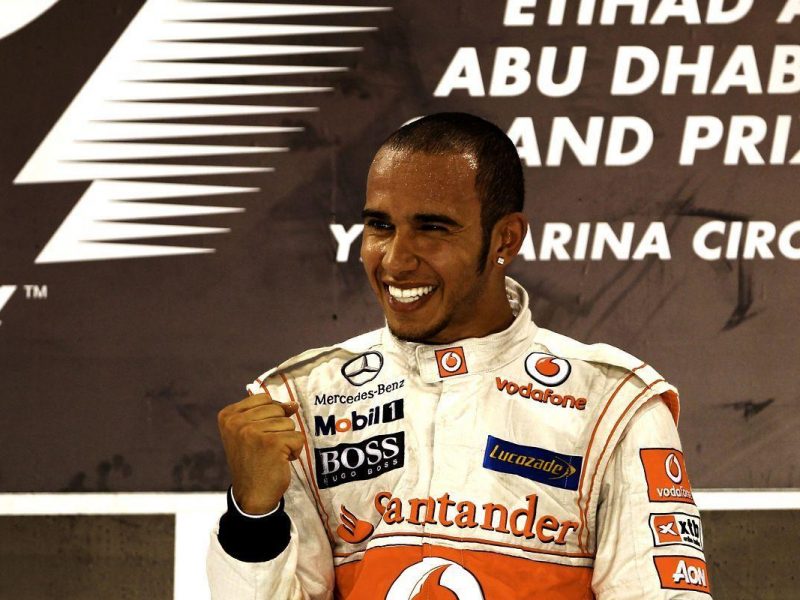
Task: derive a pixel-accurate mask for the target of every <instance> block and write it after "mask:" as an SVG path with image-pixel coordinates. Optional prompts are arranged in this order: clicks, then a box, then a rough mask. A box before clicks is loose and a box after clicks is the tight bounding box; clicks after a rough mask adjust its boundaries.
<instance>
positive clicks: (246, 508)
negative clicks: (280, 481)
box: [228, 486, 282, 519]
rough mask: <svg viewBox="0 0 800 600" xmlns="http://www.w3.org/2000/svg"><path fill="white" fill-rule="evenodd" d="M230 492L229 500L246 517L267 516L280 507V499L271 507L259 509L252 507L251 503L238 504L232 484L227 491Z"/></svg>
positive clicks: (257, 517)
mask: <svg viewBox="0 0 800 600" xmlns="http://www.w3.org/2000/svg"><path fill="white" fill-rule="evenodd" d="M228 493H229V494H230V499H231V502H232V503H233V507H234V508H235V509H236V510H237V511H238V512H239V514H240V515H242V516H244V517H248V518H250V519H260V518H262V517H268V516H269V515H272V514H275V513H276V512H278V509H279V508H280V507H281V504H282V499H279V500H278V502H277V504H275V505H273V506H272V507H271V508H267V509H266V510H263V509H261V508H260V507H257V506H256V507H254V505H252V504H246V503H244V502H243V503H242V504H239V503H238V502H237V501H236V494H234V493H233V486H231V487H230V490H229V492H228Z"/></svg>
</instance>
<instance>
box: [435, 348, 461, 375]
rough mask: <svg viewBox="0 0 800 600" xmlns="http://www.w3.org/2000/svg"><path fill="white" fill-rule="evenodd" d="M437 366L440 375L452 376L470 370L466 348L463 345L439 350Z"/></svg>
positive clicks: (437, 352)
mask: <svg viewBox="0 0 800 600" xmlns="http://www.w3.org/2000/svg"><path fill="white" fill-rule="evenodd" d="M436 366H437V367H438V368H439V377H452V376H453V375H463V374H464V373H468V372H469V371H468V370H467V361H466V359H465V358H464V349H463V348H462V347H461V346H458V347H455V348H445V349H444V350H437V351H436Z"/></svg>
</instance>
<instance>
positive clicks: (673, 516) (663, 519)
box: [650, 512, 703, 550]
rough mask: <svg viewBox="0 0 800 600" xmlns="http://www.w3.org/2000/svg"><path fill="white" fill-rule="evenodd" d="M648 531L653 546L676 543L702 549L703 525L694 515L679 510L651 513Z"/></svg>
mask: <svg viewBox="0 0 800 600" xmlns="http://www.w3.org/2000/svg"><path fill="white" fill-rule="evenodd" d="M650 531H651V532H652V533H653V544H654V545H655V546H670V545H672V544H678V545H681V546H689V547H691V548H696V549H697V550H702V549H703V526H702V524H701V523H700V519H699V518H697V517H695V516H694V515H687V514H686V513H681V512H675V513H668V514H651V515H650Z"/></svg>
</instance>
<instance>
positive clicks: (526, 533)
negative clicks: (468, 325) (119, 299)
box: [207, 279, 710, 600]
mask: <svg viewBox="0 0 800 600" xmlns="http://www.w3.org/2000/svg"><path fill="white" fill-rule="evenodd" d="M507 294H508V297H509V302H510V303H511V307H512V310H513V311H514V313H515V315H516V316H515V320H514V322H513V324H512V325H511V326H510V327H509V328H508V329H506V330H504V331H501V332H499V333H495V334H492V335H488V336H486V337H483V338H471V339H465V340H461V341H458V342H454V343H452V344H447V345H443V346H435V345H425V344H415V343H410V342H403V341H400V340H398V339H397V338H395V337H394V336H393V335H392V334H391V333H390V332H389V331H388V329H386V328H384V329H382V330H377V331H373V332H370V333H367V334H364V335H361V336H358V337H356V338H353V339H351V340H348V341H347V342H344V343H342V344H339V345H336V346H333V347H329V348H324V349H318V350H312V351H308V352H306V353H304V354H301V355H299V356H298V357H295V358H294V359H292V360H289V361H288V362H286V363H284V364H283V365H281V366H280V367H278V368H277V369H274V370H271V371H268V372H267V373H265V374H264V375H262V376H261V377H259V378H258V379H256V381H255V382H254V383H252V384H250V385H249V386H248V391H249V392H250V393H251V394H254V393H264V392H266V393H267V394H269V395H270V396H271V397H272V398H273V399H275V400H279V401H287V402H288V401H291V400H294V401H296V402H298V403H299V405H300V410H299V412H298V413H297V414H296V415H295V417H294V418H295V419H296V426H297V428H298V429H299V430H300V431H301V432H303V433H304V435H305V438H306V442H305V447H304V449H303V452H302V455H301V456H300V458H299V459H298V460H296V461H294V462H293V463H292V465H293V470H292V482H291V484H290V487H289V489H288V490H287V492H286V493H285V495H284V503H282V505H281V507H280V509H279V510H278V511H277V513H276V514H272V515H269V516H266V517H263V518H262V519H250V520H249V522H251V523H252V527H250V528H249V529H248V526H247V524H245V525H244V526H241V525H237V524H236V523H239V524H241V523H242V522H243V521H247V519H246V517H244V516H243V515H242V514H241V513H237V511H236V510H235V509H234V508H230V509H229V511H228V513H226V515H225V516H223V519H222V520H221V527H220V528H217V530H216V531H214V532H213V534H212V536H211V547H210V549H209V554H208V564H207V567H208V576H209V582H210V586H211V591H212V597H213V598H214V599H216V600H221V599H231V600H233V599H243V598H248V599H259V600H268V599H269V600H273V599H274V600H284V599H293V600H294V599H300V598H311V599H322V598H331V597H336V598H346V599H348V600H362V599H376V598H380V599H383V598H385V599H387V600H412V599H414V600H422V599H444V598H446V599H450V600H452V599H459V600H483V599H486V600H501V599H503V600H505V599H512V598H525V599H528V598H543V599H550V600H553V599H555V600H559V599H563V600H578V599H587V600H588V599H591V598H598V599H600V600H606V599H608V600H611V599H613V600H626V599H631V600H633V599H636V600H651V599H652V600H655V599H667V598H670V599H672V598H685V599H691V598H704V599H707V598H710V588H709V582H708V573H707V568H706V564H705V562H704V559H703V551H702V547H703V536H702V529H701V525H700V519H699V513H698V510H697V507H696V506H695V504H694V502H693V499H692V491H691V486H690V484H689V478H688V474H687V471H686V466H685V464H684V461H683V455H682V453H681V446H680V440H679V438H678V433H677V428H676V424H677V420H678V410H679V406H678V396H677V392H676V390H675V388H674V387H672V386H671V385H670V384H668V383H667V382H666V381H664V379H663V378H662V377H661V376H660V375H659V374H658V373H657V372H656V371H655V370H653V369H652V368H651V367H649V366H647V365H646V364H644V363H642V362H641V361H639V360H638V359H636V358H634V357H633V356H631V355H629V354H627V353H625V352H622V351H621V350H618V349H616V348H614V347H611V346H608V345H605V344H594V345H585V344H582V343H580V342H577V341H575V340H572V339H570V338H567V337H565V336H562V335H559V334H557V333H553V332H552V331H548V330H546V329H543V328H541V327H538V326H537V325H536V324H534V323H533V322H532V320H531V314H530V310H529V308H528V296H527V293H526V292H525V290H524V289H523V288H522V287H521V286H519V285H518V284H517V283H516V282H514V281H513V280H511V279H507ZM230 498H232V496H230V491H229V506H230V504H231V502H230ZM287 515H288V517H287ZM270 520H271V522H272V523H273V524H274V523H283V525H282V527H281V526H275V525H270V526H269V527H268V528H267V529H263V528H262V529H260V530H259V529H257V527H256V525H258V524H259V522H263V521H270ZM234 530H236V533H235V536H232V535H231V533H230V532H231V531H234ZM248 532H250V533H248ZM217 534H219V535H217ZM247 535H250V536H251V539H250V540H249V542H248V543H249V544H250V545H251V547H252V546H253V544H254V545H255V547H256V550H255V554H253V553H252V552H251V553H250V555H249V556H244V555H239V556H238V558H234V557H233V556H231V555H230V554H229V553H228V552H226V550H225V549H224V547H226V548H227V549H228V550H229V551H230V552H231V553H233V554H234V555H236V554H237V552H236V551H235V549H234V548H235V546H236V540H235V539H233V538H234V537H236V536H238V537H239V538H242V537H246V536H247ZM253 537H255V538H256V539H255V540H254V539H252V538H253ZM221 542H222V543H221ZM259 544H263V545H264V546H265V547H266V546H273V547H275V546H276V545H277V547H275V548H274V549H273V551H271V552H268V553H267V554H265V555H263V556H262V557H261V558H259V557H258V549H257V548H258V545H259ZM265 558H269V559H268V560H265ZM240 559H241V560H240Z"/></svg>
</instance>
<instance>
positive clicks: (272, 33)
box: [148, 0, 375, 42]
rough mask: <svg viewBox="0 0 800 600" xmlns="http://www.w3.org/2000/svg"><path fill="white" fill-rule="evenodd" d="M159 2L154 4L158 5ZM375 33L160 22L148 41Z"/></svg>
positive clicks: (319, 27) (348, 29)
mask: <svg viewBox="0 0 800 600" xmlns="http://www.w3.org/2000/svg"><path fill="white" fill-rule="evenodd" d="M154 1H155V0H151V2H154ZM365 31H375V28H374V27H338V26H333V25H261V24H254V23H249V24H239V23H213V24H211V23H189V22H185V21H184V22H173V23H167V22H164V21H160V22H157V23H156V24H155V25H154V27H153V29H151V30H150V32H149V35H148V38H149V39H150V40H153V41H156V42H185V41H191V40H227V39H243V38H261V37H279V36H287V35H319V34H331V33H361V32H365Z"/></svg>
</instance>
